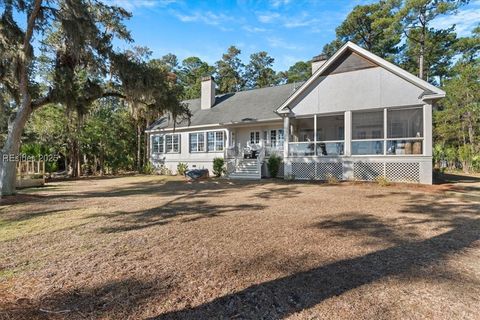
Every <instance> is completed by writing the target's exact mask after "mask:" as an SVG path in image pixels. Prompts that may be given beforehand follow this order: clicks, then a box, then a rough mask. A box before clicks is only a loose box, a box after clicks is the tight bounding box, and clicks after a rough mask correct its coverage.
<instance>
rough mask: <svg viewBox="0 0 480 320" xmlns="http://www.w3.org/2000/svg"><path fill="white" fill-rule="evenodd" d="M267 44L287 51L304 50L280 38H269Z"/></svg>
mask: <svg viewBox="0 0 480 320" xmlns="http://www.w3.org/2000/svg"><path fill="white" fill-rule="evenodd" d="M267 42H268V44H269V45H270V46H272V47H274V48H281V49H287V50H300V49H302V48H301V47H299V46H296V45H294V44H291V43H288V42H286V41H285V40H283V39H282V38H279V37H268V38H267Z"/></svg>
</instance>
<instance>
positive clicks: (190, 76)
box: [179, 57, 215, 99]
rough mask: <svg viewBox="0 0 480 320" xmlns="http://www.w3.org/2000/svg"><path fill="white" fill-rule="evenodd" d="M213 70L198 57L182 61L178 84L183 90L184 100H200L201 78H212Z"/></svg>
mask: <svg viewBox="0 0 480 320" xmlns="http://www.w3.org/2000/svg"><path fill="white" fill-rule="evenodd" d="M214 72H215V68H214V67H213V66H211V65H209V64H208V63H206V62H205V61H202V60H201V59H200V58H198V57H188V58H186V59H184V60H183V61H182V66H181V68H180V71H179V79H180V83H181V85H182V86H183V88H184V95H183V98H184V99H196V98H200V91H201V82H202V77H204V76H212V75H213V74H214Z"/></svg>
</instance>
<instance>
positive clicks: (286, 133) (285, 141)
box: [283, 115, 290, 159]
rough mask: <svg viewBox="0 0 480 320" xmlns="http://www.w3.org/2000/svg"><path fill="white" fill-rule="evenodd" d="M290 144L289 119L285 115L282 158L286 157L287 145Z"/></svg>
mask: <svg viewBox="0 0 480 320" xmlns="http://www.w3.org/2000/svg"><path fill="white" fill-rule="evenodd" d="M289 142H290V118H289V117H288V115H285V116H284V118H283V158H284V159H285V158H287V157H288V143H289Z"/></svg>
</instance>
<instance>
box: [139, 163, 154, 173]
mask: <svg viewBox="0 0 480 320" xmlns="http://www.w3.org/2000/svg"><path fill="white" fill-rule="evenodd" d="M142 173H143V174H154V173H155V167H154V166H153V164H152V163H151V162H147V163H146V164H145V165H144V166H143V168H142Z"/></svg>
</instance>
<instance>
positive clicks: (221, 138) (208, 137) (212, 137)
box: [189, 131, 225, 152]
mask: <svg viewBox="0 0 480 320" xmlns="http://www.w3.org/2000/svg"><path fill="white" fill-rule="evenodd" d="M189 145H190V147H189V150H190V152H219V151H223V149H224V148H225V132H224V131H208V132H195V133H190V135H189Z"/></svg>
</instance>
